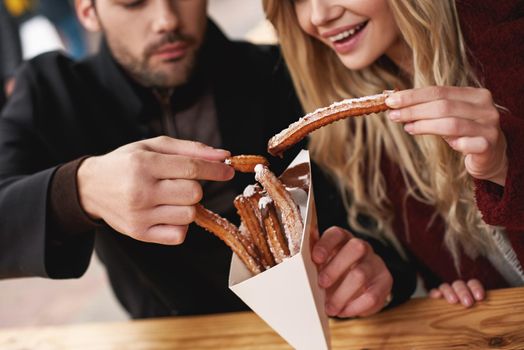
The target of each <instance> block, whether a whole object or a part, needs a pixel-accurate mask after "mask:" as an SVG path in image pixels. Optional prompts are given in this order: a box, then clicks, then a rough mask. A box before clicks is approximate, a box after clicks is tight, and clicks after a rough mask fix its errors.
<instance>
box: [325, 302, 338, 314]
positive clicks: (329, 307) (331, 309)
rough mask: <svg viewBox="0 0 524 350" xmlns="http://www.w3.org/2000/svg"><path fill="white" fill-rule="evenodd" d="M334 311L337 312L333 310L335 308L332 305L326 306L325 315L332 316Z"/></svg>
mask: <svg viewBox="0 0 524 350" xmlns="http://www.w3.org/2000/svg"><path fill="white" fill-rule="evenodd" d="M336 311H337V310H336V309H335V307H334V306H333V305H331V304H326V313H327V314H328V315H334V314H335V312H336Z"/></svg>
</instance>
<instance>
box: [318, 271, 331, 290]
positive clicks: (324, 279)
mask: <svg viewBox="0 0 524 350" xmlns="http://www.w3.org/2000/svg"><path fill="white" fill-rule="evenodd" d="M318 284H319V285H320V286H321V287H322V288H326V287H327V286H329V276H328V275H326V274H325V273H321V274H320V276H318Z"/></svg>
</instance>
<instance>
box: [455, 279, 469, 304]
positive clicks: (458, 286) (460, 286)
mask: <svg viewBox="0 0 524 350" xmlns="http://www.w3.org/2000/svg"><path fill="white" fill-rule="evenodd" d="M451 287H452V288H453V290H454V291H455V294H456V295H457V297H458V300H459V301H460V303H461V304H462V305H464V306H465V307H471V306H472V305H473V296H472V295H471V293H470V291H469V288H468V286H466V283H465V282H464V281H462V280H458V281H455V282H453V284H452V285H451Z"/></svg>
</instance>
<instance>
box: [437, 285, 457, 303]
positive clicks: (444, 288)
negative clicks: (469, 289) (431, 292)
mask: <svg viewBox="0 0 524 350" xmlns="http://www.w3.org/2000/svg"><path fill="white" fill-rule="evenodd" d="M438 289H439V290H440V292H441V293H442V295H443V296H444V298H445V299H446V300H447V301H448V303H450V304H456V303H457V302H458V297H457V294H455V291H454V290H453V288H451V286H450V285H449V284H447V283H442V284H441V285H440V286H439V287H438Z"/></svg>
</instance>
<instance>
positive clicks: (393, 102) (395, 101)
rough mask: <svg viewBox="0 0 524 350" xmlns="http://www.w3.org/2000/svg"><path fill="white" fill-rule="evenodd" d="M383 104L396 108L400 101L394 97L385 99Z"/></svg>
mask: <svg viewBox="0 0 524 350" xmlns="http://www.w3.org/2000/svg"><path fill="white" fill-rule="evenodd" d="M385 102H386V104H387V105H388V106H389V107H397V106H398V105H400V99H399V98H398V97H397V96H395V95H392V96H389V97H388V98H386V101H385Z"/></svg>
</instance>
